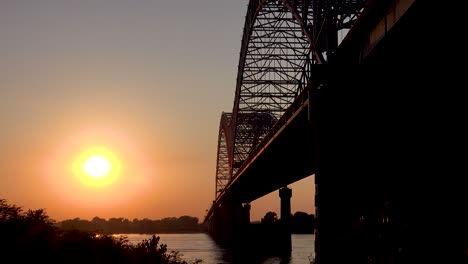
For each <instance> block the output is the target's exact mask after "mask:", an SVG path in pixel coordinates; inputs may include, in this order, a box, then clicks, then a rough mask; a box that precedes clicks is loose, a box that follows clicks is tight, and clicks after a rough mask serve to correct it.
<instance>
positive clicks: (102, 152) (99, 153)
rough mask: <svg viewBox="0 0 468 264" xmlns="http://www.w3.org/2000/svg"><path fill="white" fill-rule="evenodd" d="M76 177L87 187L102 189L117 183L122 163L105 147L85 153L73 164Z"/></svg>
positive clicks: (93, 148) (95, 148) (94, 148)
mask: <svg viewBox="0 0 468 264" xmlns="http://www.w3.org/2000/svg"><path fill="white" fill-rule="evenodd" d="M73 171H74V173H75V175H76V176H77V177H78V178H79V179H80V180H81V182H83V183H85V184H86V185H89V186H93V187H101V186H105V185H109V184H111V183H113V182H115V181H116V180H117V178H118V176H119V174H120V161H119V159H118V158H117V156H116V155H114V153H112V152H111V151H110V150H108V149H107V148H104V147H92V148H89V149H87V150H86V151H84V152H83V153H82V154H81V155H79V157H78V158H77V159H76V161H75V163H74V164H73Z"/></svg>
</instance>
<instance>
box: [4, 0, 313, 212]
mask: <svg viewBox="0 0 468 264" xmlns="http://www.w3.org/2000/svg"><path fill="white" fill-rule="evenodd" d="M195 2H196V3H195ZM246 5H247V1H246V0H244V1H232V0H221V1H220V0H202V1H189V0H186V1H139V0H136V1H131V3H130V1H124V0H103V1H71V0H70V1H62V0H29V1H26V0H25V1H2V2H1V3H0V37H1V39H2V41H0V147H1V149H2V151H1V152H0V198H4V199H7V201H9V202H10V203H13V204H16V205H19V206H22V207H23V208H25V209H38V208H44V209H46V211H47V213H48V214H49V215H50V216H51V217H52V218H53V219H56V220H63V219H69V218H75V217H80V218H82V219H91V218H92V217H94V216H99V217H102V218H110V217H124V218H128V219H134V218H139V219H142V218H150V219H160V218H163V217H178V216H182V215H190V216H195V217H199V218H200V219H202V218H203V216H204V214H205V210H207V209H208V208H209V205H210V204H211V202H212V200H213V199H214V189H215V167H216V146H217V139H218V126H219V118H220V115H221V112H222V111H231V110H232V105H233V100H234V90H235V77H236V75H237V72H236V71H237V63H238V59H239V58H238V56H239V50H240V43H241V36H242V30H243V22H244V21H243V20H244V16H245V12H246ZM93 146H104V147H106V148H107V149H109V150H110V151H112V152H113V153H114V154H115V155H116V156H117V157H118V158H119V160H120V162H121V165H122V169H121V171H120V175H119V177H118V179H117V180H115V181H114V182H113V183H112V184H110V185H107V186H103V187H100V188H93V187H90V186H86V185H84V184H83V183H82V182H79V181H77V178H76V176H75V175H74V174H73V171H72V164H73V162H74V161H75V160H76V159H77V158H78V157H79V155H80V154H81V153H82V152H83V151H85V150H86V149H87V148H89V147H93ZM290 187H292V189H293V197H292V210H293V212H295V211H298V210H300V211H305V212H308V213H313V210H314V209H313V208H314V207H313V205H314V201H313V195H314V184H313V178H312V177H309V178H306V179H305V180H302V181H300V182H298V183H295V184H293V185H291V186H290ZM267 211H276V212H278V213H279V198H278V192H277V191H276V192H274V193H272V194H270V195H268V196H266V197H264V198H262V199H259V200H257V201H255V202H253V203H252V211H251V219H252V220H259V219H260V218H261V217H262V216H263V215H265V213H266V212H267Z"/></svg>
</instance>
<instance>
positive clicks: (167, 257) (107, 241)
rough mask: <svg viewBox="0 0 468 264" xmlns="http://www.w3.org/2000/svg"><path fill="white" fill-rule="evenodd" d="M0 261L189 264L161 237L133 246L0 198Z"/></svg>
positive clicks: (121, 238)
mask: <svg viewBox="0 0 468 264" xmlns="http://www.w3.org/2000/svg"><path fill="white" fill-rule="evenodd" d="M0 234H1V235H2V237H1V239H0V262H3V261H5V260H8V261H10V262H15V263H37V262H39V263H70V264H74V263H77V264H78V263H80V264H81V263H113V264H127V263H129V264H130V263H141V264H145V263H156V264H166V263H167V264H189V263H200V262H202V261H201V260H198V259H196V260H192V261H186V260H183V259H181V257H180V255H179V252H177V251H172V252H168V250H167V245H165V244H160V243H159V237H158V236H156V235H153V236H152V237H151V238H150V239H145V240H143V241H142V242H140V243H138V244H136V245H133V244H131V243H129V241H128V240H127V239H126V238H125V237H114V236H112V235H111V234H107V233H98V232H89V231H81V230H77V229H68V230H62V229H60V228H58V227H57V226H56V222H55V221H54V220H52V219H50V218H49V216H48V215H47V214H46V212H45V211H44V210H43V209H39V210H28V211H23V209H22V208H21V207H18V206H16V205H10V204H8V203H7V201H6V200H5V199H0Z"/></svg>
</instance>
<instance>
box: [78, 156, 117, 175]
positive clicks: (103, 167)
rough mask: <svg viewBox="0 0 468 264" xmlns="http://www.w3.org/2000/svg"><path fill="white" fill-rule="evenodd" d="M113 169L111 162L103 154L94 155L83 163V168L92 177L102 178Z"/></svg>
mask: <svg viewBox="0 0 468 264" xmlns="http://www.w3.org/2000/svg"><path fill="white" fill-rule="evenodd" d="M110 169H111V164H110V162H109V161H108V160H107V159H106V158H105V157H102V156H98V155H96V156H92V157H90V158H89V159H87V160H86V161H85V163H84V164H83V170H84V171H85V172H86V173H87V174H88V175H89V176H91V177H95V178H101V177H104V176H106V175H107V174H108V173H109V171H110Z"/></svg>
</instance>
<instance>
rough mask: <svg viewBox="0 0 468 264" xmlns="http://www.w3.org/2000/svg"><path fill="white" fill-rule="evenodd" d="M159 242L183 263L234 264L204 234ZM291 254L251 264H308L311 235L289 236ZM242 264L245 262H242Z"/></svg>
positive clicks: (138, 237)
mask: <svg viewBox="0 0 468 264" xmlns="http://www.w3.org/2000/svg"><path fill="white" fill-rule="evenodd" d="M125 236H126V237H127V238H128V240H129V242H131V243H134V244H136V243H139V242H141V241H142V240H143V239H149V238H150V237H151V235H142V234H126V235H125ZM157 236H159V237H160V241H159V242H160V243H162V244H166V245H167V249H168V251H178V252H179V253H180V255H181V257H182V258H183V259H185V260H188V261H189V260H195V259H201V260H203V262H202V264H234V263H235V264H237V263H241V262H238V261H234V260H233V258H232V257H231V256H229V255H230V254H229V252H227V251H226V250H224V249H223V248H221V247H219V246H218V245H217V244H216V243H215V242H214V241H213V240H212V239H211V237H210V236H209V235H208V234H205V233H196V234H158V235H157ZM291 240H292V241H291V242H292V252H291V257H290V258H289V259H281V258H279V257H272V258H266V259H262V260H255V261H252V264H257V263H258V264H310V263H311V260H312V257H313V252H314V235H313V234H293V235H292V238H291ZM242 263H245V262H244V261H242Z"/></svg>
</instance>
